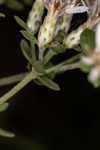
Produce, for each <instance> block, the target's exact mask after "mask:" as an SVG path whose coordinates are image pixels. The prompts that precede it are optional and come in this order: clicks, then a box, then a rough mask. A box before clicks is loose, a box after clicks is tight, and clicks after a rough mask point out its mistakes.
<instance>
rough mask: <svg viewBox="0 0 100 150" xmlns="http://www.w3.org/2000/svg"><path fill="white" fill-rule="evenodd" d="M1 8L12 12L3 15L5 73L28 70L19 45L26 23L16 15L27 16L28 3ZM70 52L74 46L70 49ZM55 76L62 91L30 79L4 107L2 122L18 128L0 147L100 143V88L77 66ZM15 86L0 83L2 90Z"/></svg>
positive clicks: (1, 70)
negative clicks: (23, 6) (22, 24)
mask: <svg viewBox="0 0 100 150" xmlns="http://www.w3.org/2000/svg"><path fill="white" fill-rule="evenodd" d="M0 10H1V11H3V12H5V13H6V14H7V17H6V18H5V19H0V77H3V76H9V75H13V74H17V73H21V72H25V71H26V68H25V67H26V60H25V58H24V57H23V55H22V53H21V50H20V47H19V43H20V40H21V38H22V36H21V35H20V33H19V30H20V29H21V28H20V27H19V25H18V24H17V23H16V22H15V20H14V19H13V15H19V16H20V17H21V18H23V19H24V20H26V18H27V14H28V10H29V9H25V10H24V11H21V12H18V11H13V10H8V9H7V8H5V7H1V8H0ZM78 19H79V18H78ZM78 19H77V21H79V20H78ZM75 20H76V18H75ZM69 55H71V53H70V52H68V54H66V56H67V57H69ZM56 82H57V83H59V84H60V86H61V91H60V92H55V91H52V90H50V89H47V88H45V87H39V86H38V85H35V84H34V83H30V84H28V85H27V86H26V87H25V88H24V89H23V90H21V91H20V92H19V93H18V94H17V95H15V96H14V97H13V98H12V99H11V100H10V103H11V105H10V107H9V109H8V110H7V111H6V112H4V113H0V127H2V128H4V129H8V130H11V131H13V132H15V133H16V138H14V139H6V138H0V150H3V149H6V150H9V149H10V150H13V149H15V150H22V149H25V150H33V149H34V150H37V149H39V150H41V149H50V150H56V149H57V150H58V149H60V150H61V149H62V150H65V149H66V150H67V149H68V150H73V149H74V150H76V149H77V150H84V149H86V150H87V149H95V150H99V149H100V105H99V101H100V89H99V88H98V89H94V88H93V87H92V85H91V84H89V83H88V81H87V79H86V75H85V74H83V73H82V72H81V71H80V70H78V69H77V70H74V71H68V72H66V73H64V74H63V75H59V76H57V78H56ZM12 87H13V85H10V86H7V87H0V95H2V94H4V93H5V92H6V91H8V90H10V88H12Z"/></svg>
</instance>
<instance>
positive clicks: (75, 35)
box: [64, 0, 100, 48]
mask: <svg viewBox="0 0 100 150" xmlns="http://www.w3.org/2000/svg"><path fill="white" fill-rule="evenodd" d="M84 2H85V3H86V5H87V7H88V19H87V21H86V22H85V23H84V24H82V25H81V26H80V27H79V28H78V29H76V30H74V31H72V33H70V34H69V35H68V37H66V39H64V43H65V44H66V46H67V47H68V48H72V47H74V46H75V45H77V44H79V42H80V34H81V33H82V32H83V30H84V29H86V28H90V29H91V28H94V27H95V26H96V24H98V23H99V22H100V0H84Z"/></svg>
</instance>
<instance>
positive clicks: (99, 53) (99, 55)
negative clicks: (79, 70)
mask: <svg viewBox="0 0 100 150" xmlns="http://www.w3.org/2000/svg"><path fill="white" fill-rule="evenodd" d="M87 50H88V49H87ZM81 62H82V63H83V64H85V65H88V66H91V68H92V69H91V71H90V73H89V75H88V80H89V81H90V82H91V83H94V82H95V81H97V80H98V79H99V78H100V24H98V25H97V27H96V48H95V49H94V50H93V51H91V53H90V55H89V56H83V57H82V58H81Z"/></svg>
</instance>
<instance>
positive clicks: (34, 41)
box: [20, 30, 37, 43]
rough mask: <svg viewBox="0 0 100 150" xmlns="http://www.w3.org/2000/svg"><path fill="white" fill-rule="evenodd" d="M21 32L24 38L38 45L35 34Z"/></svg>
mask: <svg viewBox="0 0 100 150" xmlns="http://www.w3.org/2000/svg"><path fill="white" fill-rule="evenodd" d="M20 32H21V34H22V35H23V36H24V38H26V39H27V40H29V41H30V42H33V43H37V40H36V39H35V37H34V36H33V34H31V33H29V32H27V31H25V30H21V31H20Z"/></svg>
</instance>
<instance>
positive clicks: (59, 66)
mask: <svg viewBox="0 0 100 150" xmlns="http://www.w3.org/2000/svg"><path fill="white" fill-rule="evenodd" d="M82 55H83V54H82V53H81V54H78V55H76V56H73V57H72V58H69V59H68V60H66V61H64V62H62V63H60V64H58V65H56V66H54V67H51V68H50V69H47V70H46V73H47V74H48V73H50V72H53V71H54V72H56V71H57V70H59V69H60V68H61V67H63V66H64V65H66V64H69V63H73V62H74V61H76V60H78V59H79V58H80V57H81V56H82Z"/></svg>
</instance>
